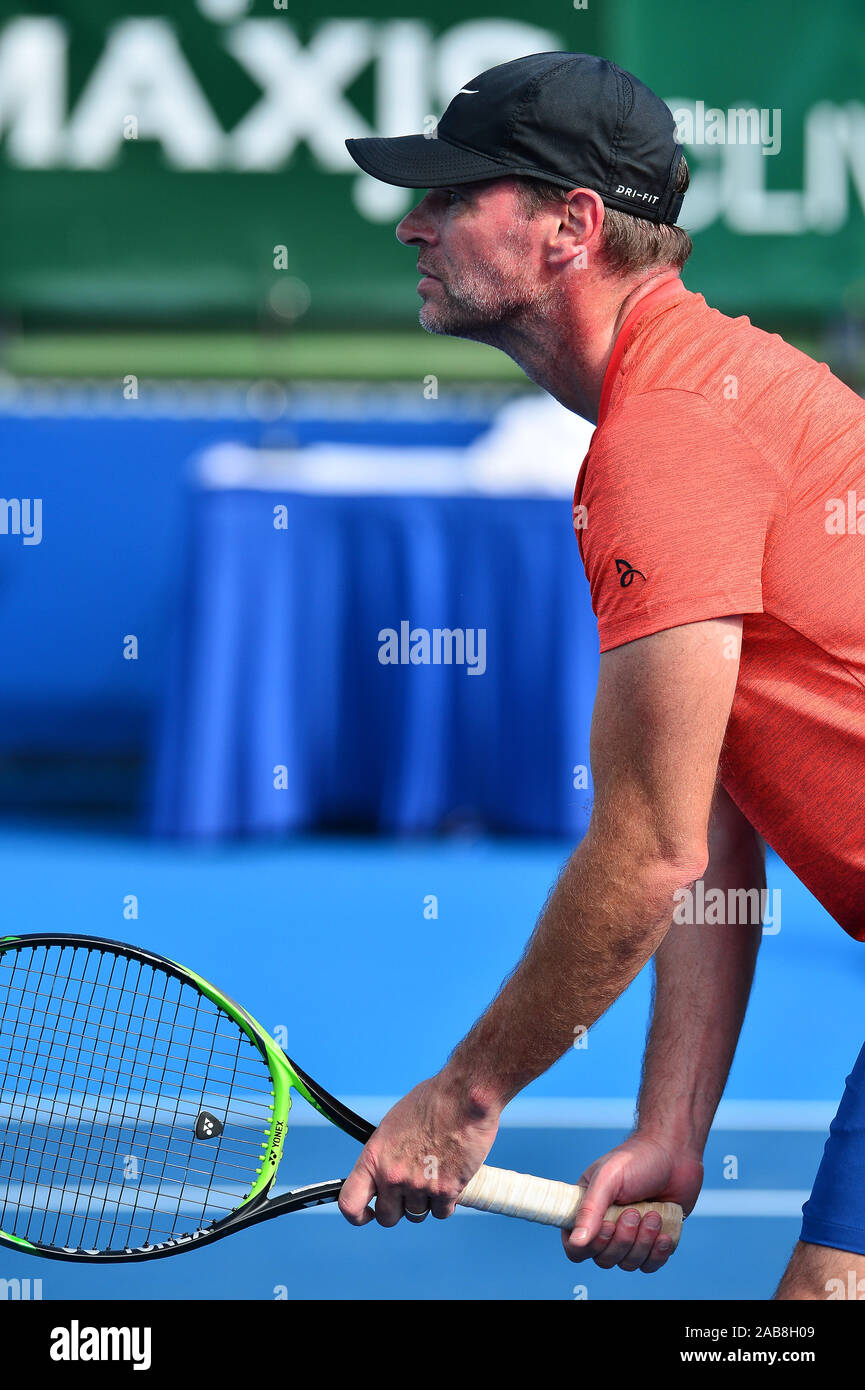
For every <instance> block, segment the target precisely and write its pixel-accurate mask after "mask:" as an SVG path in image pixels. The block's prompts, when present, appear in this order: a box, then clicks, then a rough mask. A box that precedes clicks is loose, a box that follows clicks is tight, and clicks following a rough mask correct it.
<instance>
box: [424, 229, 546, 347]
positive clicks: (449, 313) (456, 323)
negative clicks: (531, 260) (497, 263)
mask: <svg viewBox="0 0 865 1390" xmlns="http://www.w3.org/2000/svg"><path fill="white" fill-rule="evenodd" d="M514 250H515V252H516V254H515V255H514V257H513V259H512V261H511V265H512V266H513V267H514V269H511V270H508V271H505V270H503V269H502V268H501V267H491V266H484V267H473V268H472V269H470V270H467V271H463V272H461V273H457V274H451V275H449V278H448V281H447V283H445V282H444V281H443V280H439V281H438V284H437V286H436V288H435V289H434V290H432V291H431V292H430V295H429V296H428V298H427V299H426V301H425V302H424V304H423V305H422V307H421V311H420V314H419V322H420V325H421V327H422V328H425V329H426V331H427V332H428V333H439V334H447V335H449V336H450V337H453V338H472V339H474V340H476V341H478V342H486V343H497V342H499V341H500V340H501V339H502V337H503V335H505V334H506V333H507V329H508V327H509V326H513V327H516V326H517V325H518V324H521V323H525V322H526V321H527V320H532V319H537V318H542V317H543V315H544V312H545V310H546V309H547V308H548V307H549V305H550V304H551V302H552V298H553V288H552V286H551V285H546V286H541V285H539V284H538V283H537V281H536V280H535V279H534V278H533V276H532V274H531V271H529V270H528V269H527V268H526V267H525V265H524V264H522V262H521V258H520V248H519V247H515V248H514Z"/></svg>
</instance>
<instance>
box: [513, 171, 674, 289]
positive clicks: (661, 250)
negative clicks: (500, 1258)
mask: <svg viewBox="0 0 865 1390" xmlns="http://www.w3.org/2000/svg"><path fill="white" fill-rule="evenodd" d="M690 181H691V174H690V170H689V169H688V163H687V160H686V159H685V156H684V155H682V158H681V159H680V160H679V167H678V169H677V170H676V184H675V192H676V193H684V192H685V191H686V190H687V187H688V184H689V183H690ZM519 182H520V199H521V202H522V205H523V209H524V211H525V212H526V214H527V215H528V217H529V218H532V217H534V216H535V215H536V214H537V213H539V212H542V211H543V210H544V209H545V208H548V207H549V206H550V204H551V203H560V202H561V201H562V193H563V192H564V191H565V190H564V189H562V188H561V187H559V186H558V185H556V184H554V183H545V182H544V181H543V179H533V178H525V177H522V176H521V177H520V180H519ZM693 249H694V244H693V242H692V241H691V238H690V237H689V236H688V233H687V232H686V231H685V230H684V228H682V227H671V226H669V225H667V224H664V225H660V224H658V223H656V222H648V221H647V220H646V218H645V217H633V216H632V215H631V214H630V213H628V212H619V210H618V209H617V208H608V207H606V206H605V208H604V239H603V242H602V254H603V257H604V263H605V266H606V268H607V270H608V271H609V272H610V273H611V274H614V275H618V274H627V275H633V274H637V273H642V272H644V271H648V270H662V269H663V268H664V267H665V266H672V267H674V268H675V269H676V270H681V268H682V266H683V265H684V264H685V262H686V260H687V259H688V257H689V256H690V254H691V252H692V251H693Z"/></svg>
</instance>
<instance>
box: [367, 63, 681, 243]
mask: <svg viewBox="0 0 865 1390" xmlns="http://www.w3.org/2000/svg"><path fill="white" fill-rule="evenodd" d="M345 143H346V148H347V149H348V152H349V154H350V155H351V157H352V159H353V160H354V161H355V163H357V164H359V165H360V167H361V169H364V170H365V171H366V172H367V173H368V174H372V175H373V176H374V177H375V178H377V179H381V180H382V182H383V183H394V184H397V185H398V186H399V187H401V188H443V187H447V186H450V185H452V184H459V183H476V182H481V181H482V180H485V179H500V178H506V177H508V176H509V175H513V174H523V175H526V176H529V177H533V178H537V179H543V180H544V181H545V182H548V183H555V184H559V185H561V187H562V188H566V189H569V188H591V189H593V190H594V191H595V192H596V193H598V194H600V196H601V198H602V199H603V201H604V203H605V204H606V205H607V206H608V207H611V208H618V209H619V210H620V211H621V212H629V213H631V214H632V215H633V216H634V217H644V218H646V220H647V221H649V222H661V223H667V224H672V223H674V222H675V221H676V219H677V217H678V216H679V212H680V210H681V207H682V197H683V195H682V194H681V193H676V192H674V186H675V180H676V171H677V169H678V167H679V161H680V159H681V158H682V146H681V144H680V143H679V142H678V140H677V138H676V125H675V122H674V120H673V116H672V113H671V111H670V109H669V107H668V106H667V105H666V104H665V103H664V102H663V101H662V100H661V98H660V97H657V96H655V93H654V92H653V91H651V90H650V88H648V87H647V86H646V85H645V84H644V83H643V82H640V80H639V79H638V78H636V77H633V76H632V75H631V73H629V72H625V71H624V70H623V69H622V68H620V67H617V66H616V64H615V63H610V62H608V61H607V59H606V58H594V57H592V55H591V54H588V53H531V54H529V55H528V56H527V57H525V58H515V59H514V60H513V62H510V63H499V64H498V65H497V66H496V67H494V68H488V69H487V71H486V72H482V73H480V75H479V76H478V77H474V78H472V80H471V82H467V83H466V85H465V87H463V88H461V89H460V91H459V92H458V93H457V95H456V96H455V97H454V98H453V100H452V101H451V102H450V105H449V106H448V108H447V110H446V111H445V113H444V115H443V116H442V118H441V120H440V121H439V123H438V127H437V129H436V131H435V132H434V134H433V135H396V136H391V137H386V136H372V137H369V138H366V139H362V140H346V142H345Z"/></svg>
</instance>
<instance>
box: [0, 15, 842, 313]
mask: <svg viewBox="0 0 865 1390" xmlns="http://www.w3.org/2000/svg"><path fill="white" fill-rule="evenodd" d="M542 49H575V50H581V51H587V52H595V53H601V54H603V55H604V56H606V57H611V58H614V59H615V60H616V61H617V62H619V63H621V64H622V65H623V66H624V67H626V68H629V69H631V70H632V71H634V72H635V73H636V74H637V75H638V76H640V77H641V78H643V79H644V80H645V81H647V82H648V83H649V84H650V85H651V86H652V87H654V88H655V90H656V91H658V92H659V93H660V95H662V96H663V97H664V98H665V99H666V100H667V101H668V102H669V103H670V105H671V107H672V108H673V110H674V111H675V112H676V114H677V118H678V119H680V121H681V122H682V127H681V128H682V131H683V137H684V139H685V144H686V151H687V154H688V158H689V161H690V163H691V167H692V170H693V184H692V191H691V192H690V193H689V194H688V197H687V199H686V202H685V209H684V214H683V218H682V221H683V222H684V224H685V225H686V226H688V227H689V228H690V229H692V231H693V234H694V238H695V243H696V252H695V256H694V259H693V263H692V265H691V267H690V268H689V270H688V274H687V278H688V280H689V283H691V284H692V285H694V286H695V287H698V288H700V289H701V290H702V291H703V292H704V293H705V294H706V296H707V298H709V300H710V301H711V302H713V303H716V304H717V305H718V306H719V307H720V308H723V309H725V310H727V311H728V312H736V311H739V310H743V311H747V312H749V313H751V314H753V315H754V316H756V317H759V316H760V315H761V314H762V315H764V316H765V315H767V314H768V315H770V316H771V315H772V314H776V315H777V314H779V313H783V314H796V315H800V316H801V315H805V316H808V315H815V316H816V315H824V314H827V313H838V312H839V311H841V310H843V309H844V308H845V307H846V308H850V307H853V308H856V307H857V306H858V307H860V308H861V306H862V305H863V303H865V219H863V204H865V99H863V98H865V94H863V90H862V86H863V74H865V10H863V6H862V0H821V4H820V5H819V6H817V5H814V4H812V3H811V0H787V2H786V3H783V4H782V3H775V0H772V3H768V4H759V5H758V4H754V3H751V0H725V3H724V4H718V5H708V4H694V3H679V2H678V0H666V3H662V2H661V0H656V3H654V4H652V5H648V4H646V3H645V0H588V3H587V5H586V6H585V7H580V6H579V5H576V4H574V3H568V0H534V3H533V4H532V5H530V6H526V5H524V4H521V3H518V0H495V3H483V2H482V0H478V2H477V3H473V4H472V5H471V9H470V17H468V18H467V14H466V9H465V6H464V4H462V3H460V0H437V3H436V5H435V6H434V7H433V6H431V5H429V4H427V5H422V4H420V3H418V0H354V2H353V3H348V0H322V3H321V4H320V5H312V4H308V3H302V4H300V3H288V0H274V2H273V3H264V0H198V3H193V0H137V2H134V0H42V3H41V4H40V3H26V0H2V3H0V208H2V216H0V311H4V312H5V313H6V314H7V315H11V316H12V317H13V319H17V320H19V321H21V322H24V323H25V324H27V323H38V322H41V321H54V322H57V321H61V322H62V321H66V322H79V321H85V322H86V321H88V320H89V321H108V322H111V321H114V322H119V321H124V322H132V323H136V322H137V323H151V322H154V321H162V322H166V321H167V322H172V321H184V322H190V321H195V320H202V319H204V320H211V321H221V322H226V323H228V322H233V323H240V324H247V325H250V326H254V325H260V324H262V323H265V322H268V321H273V320H274V319H275V320H276V321H281V322H285V321H286V320H291V319H292V318H300V317H303V320H304V322H305V323H309V324H315V325H319V326H323V325H329V324H334V325H348V324H350V325H358V324H374V323H377V322H380V323H390V324H395V323H399V322H406V323H407V322H409V321H411V320H413V318H414V315H415V313H416V306H417V299H416V294H415V290H414V283H415V282H414V278H413V276H412V274H411V273H410V272H411V268H412V267H413V263H414V262H413V257H410V256H409V255H408V253H406V251H405V250H404V249H403V248H401V247H399V246H398V244H397V243H396V241H395V239H394V237H393V231H392V229H393V226H394V224H395V222H396V221H397V220H398V218H399V217H400V216H401V214H402V213H403V212H404V211H405V210H406V208H407V207H408V206H409V205H410V200H411V198H412V194H411V193H410V192H407V191H405V190H400V189H392V188H389V187H386V186H383V185H380V184H377V183H375V182H374V181H373V180H370V179H368V178H367V177H366V176H365V175H362V174H361V173H360V172H359V171H358V170H357V169H356V168H355V166H354V165H353V164H352V163H351V161H350V160H349V158H348V155H347V154H346V151H345V148H344V146H343V140H344V139H345V137H346V136H350V135H364V134H374V133H380V134H403V133H406V132H408V131H413V130H421V129H423V128H424V121H425V120H429V119H433V118H435V117H437V116H439V115H440V114H441V112H442V110H443V109H444V106H445V105H446V104H447V101H448V100H449V98H450V96H452V95H453V93H454V92H455V91H456V90H457V89H458V88H459V87H460V86H462V85H464V84H465V83H466V81H467V80H468V79H470V78H471V77H473V76H474V75H475V74H476V73H478V72H479V71H481V70H483V69H484V68H486V67H489V66H491V65H492V64H493V63H496V62H502V61H505V60H507V59H509V58H512V57H515V56H517V55H519V54H521V53H527V52H533V51H538V50H542ZM745 109H753V111H754V112H755V113H756V119H757V121H758V124H757V125H756V126H754V127H752V128H750V130H749V138H748V139H743V138H742V134H743V131H744V126H742V127H738V126H737V125H736V119H737V118H736V117H735V116H734V115H731V114H730V113H731V112H734V111H736V110H745ZM761 112H762V113H763V115H762V120H763V126H762V129H761V128H760V127H759V114H760V113H761ZM689 122H690V126H688V123H689ZM736 130H738V132H739V133H738V135H736ZM755 132H756V134H755ZM719 134H720V135H724V136H725V140H724V143H715V140H716V139H717V137H718V136H719ZM764 150H765V152H764ZM275 247H285V253H284V255H283V260H282V263H281V267H280V269H275V268H274V248H275Z"/></svg>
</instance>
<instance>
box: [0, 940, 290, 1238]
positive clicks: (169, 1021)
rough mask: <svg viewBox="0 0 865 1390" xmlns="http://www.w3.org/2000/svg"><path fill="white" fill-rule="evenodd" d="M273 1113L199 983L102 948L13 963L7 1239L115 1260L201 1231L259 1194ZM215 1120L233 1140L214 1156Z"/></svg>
mask: <svg viewBox="0 0 865 1390" xmlns="http://www.w3.org/2000/svg"><path fill="white" fill-rule="evenodd" d="M272 1104H273V1094H272V1084H271V1080H270V1074H269V1071H268V1068H267V1064H266V1062H265V1060H264V1058H263V1057H262V1056H261V1054H260V1053H259V1052H258V1049H257V1048H256V1047H255V1045H254V1044H253V1043H252V1042H251V1040H250V1039H249V1038H248V1037H247V1035H246V1034H245V1033H244V1032H243V1031H242V1030H241V1028H240V1027H239V1026H238V1025H237V1024H236V1023H235V1022H234V1020H233V1019H232V1018H231V1017H230V1016H229V1015H228V1014H226V1013H224V1012H223V1011H222V1010H220V1009H219V1008H218V1007H217V1006H216V1005H214V1004H213V1003H212V1001H211V1000H209V999H207V998H206V997H205V996H204V995H203V994H201V993H200V992H199V991H198V990H197V989H196V988H195V987H194V986H193V985H192V984H191V983H190V982H187V981H186V980H181V979H178V978H177V977H175V976H174V975H173V974H171V973H170V972H169V971H167V970H162V969H160V968H158V966H155V965H153V964H151V963H150V962H148V961H145V960H139V959H137V958H134V957H127V956H122V955H116V954H114V953H112V952H109V951H106V950H101V949H98V948H96V947H60V946H55V947H46V946H36V945H32V946H27V945H22V947H21V948H20V949H13V950H6V951H4V952H3V953H2V954H0V1230H3V1231H4V1232H5V1233H7V1234H11V1235H15V1236H17V1237H19V1238H22V1239H25V1240H29V1241H32V1242H33V1243H36V1244H43V1245H49V1246H54V1247H60V1248H63V1249H88V1250H106V1249H132V1248H137V1247H139V1246H143V1245H150V1244H153V1243H156V1242H157V1241H161V1240H165V1239H172V1238H177V1237H178V1236H180V1235H185V1234H192V1233H194V1232H195V1231H197V1230H201V1229H202V1228H204V1227H206V1226H208V1225H210V1224H211V1223H212V1222H213V1221H214V1220H215V1219H218V1217H220V1216H222V1215H225V1214H227V1213H228V1212H229V1211H231V1210H233V1209H234V1208H235V1207H236V1206H237V1205H238V1204H239V1202H240V1201H242V1200H243V1198H244V1197H245V1196H246V1195H247V1194H248V1192H249V1190H250V1188H251V1186H252V1185H253V1183H254V1182H255V1178H256V1174H257V1170H258V1169H259V1167H260V1165H261V1150H262V1146H263V1144H264V1141H265V1139H266V1137H267V1134H268V1133H269V1129H270V1120H271V1107H272ZM203 1110H206V1111H208V1112H210V1113H211V1114H213V1115H214V1116H215V1117H216V1118H217V1119H218V1120H219V1122H220V1125H222V1126H224V1129H223V1132H222V1133H221V1134H219V1135H218V1136H214V1137H213V1138H211V1139H209V1140H207V1141H201V1140H198V1139H196V1138H195V1132H194V1131H195V1122H196V1119H197V1117H198V1115H199V1114H200V1113H201V1112H202V1111H203ZM162 1217H168V1220H167V1221H164V1220H160V1219H159V1218H162Z"/></svg>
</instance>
